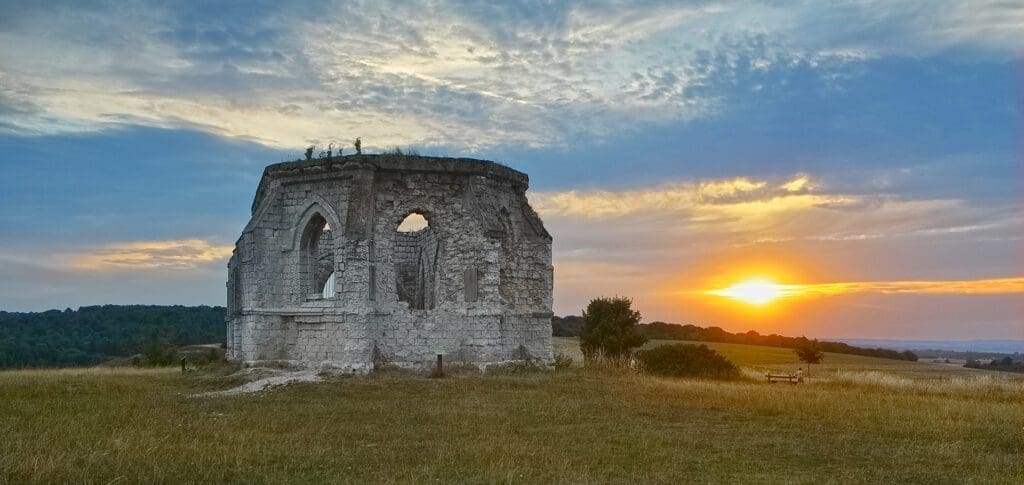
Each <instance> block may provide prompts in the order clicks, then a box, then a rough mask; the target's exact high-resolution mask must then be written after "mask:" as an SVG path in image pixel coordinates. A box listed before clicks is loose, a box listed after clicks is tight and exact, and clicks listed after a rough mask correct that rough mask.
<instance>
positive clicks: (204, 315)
mask: <svg viewBox="0 0 1024 485" xmlns="http://www.w3.org/2000/svg"><path fill="white" fill-rule="evenodd" d="M224 315H225V309H224V307H219V306H218V307H209V306H181V305H175V306H153V305H102V306H85V307H81V308H79V309H78V310H72V309H70V308H68V309H65V310H63V311H61V310H50V311H45V312H31V313H12V312H4V311H0V367H7V368H10V367H57V366H74V365H92V364H97V363H100V362H103V361H106V360H109V359H112V358H116V357H126V356H130V355H135V354H143V355H144V356H145V357H146V358H147V360H152V359H151V358H155V357H156V356H158V355H162V354H167V349H168V348H174V347H178V346H183V345H194V344H209V343H220V342H223V341H224V336H225V330H224ZM154 363H162V362H156V361H154Z"/></svg>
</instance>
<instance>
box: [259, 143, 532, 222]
mask: <svg viewBox="0 0 1024 485" xmlns="http://www.w3.org/2000/svg"><path fill="white" fill-rule="evenodd" d="M360 166H364V167H369V168H371V169H373V170H376V171H383V172H412V173H440V174H446V175H465V176H483V177H487V178H490V179H496V180H505V181H508V182H509V183H511V184H512V186H513V187H515V188H516V190H519V191H523V192H525V191H526V189H527V188H529V185H530V178H529V176H527V175H526V174H525V173H523V172H520V171H518V170H514V169H512V168H509V167H506V166H504V165H501V164H499V163H495V162H492V161H489V160H478V159H474V158H448V157H424V156H419V155H398V154H379V155H346V156H340V157H332V158H329V159H328V158H315V159H312V160H295V161H291V162H281V163H275V164H273V165H268V166H267V167H266V168H265V169H264V170H263V176H262V178H260V184H259V187H258V188H257V189H256V197H255V198H254V200H253V204H252V210H253V211H254V212H255V210H256V208H257V207H258V206H259V204H260V201H261V200H262V199H263V195H264V194H265V193H266V191H267V190H268V187H269V186H270V184H271V183H272V182H273V181H275V180H280V179H285V178H290V177H301V176H306V175H315V174H323V173H330V172H333V171H342V170H347V169H353V168H358V167H360Z"/></svg>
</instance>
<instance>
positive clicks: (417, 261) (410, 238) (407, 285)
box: [392, 212, 440, 310]
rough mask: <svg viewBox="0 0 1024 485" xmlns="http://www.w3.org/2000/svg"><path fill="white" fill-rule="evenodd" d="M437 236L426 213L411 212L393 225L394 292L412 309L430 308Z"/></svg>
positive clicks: (432, 303)
mask: <svg viewBox="0 0 1024 485" xmlns="http://www.w3.org/2000/svg"><path fill="white" fill-rule="evenodd" d="M439 250H440V247H439V245H438V243H437V236H436V233H435V232H434V229H433V228H431V227H430V222H429V221H428V220H427V218H426V216H425V215H424V214H423V213H420V212H412V213H410V214H409V215H407V216H406V217H405V219H403V220H402V222H401V223H400V224H399V225H398V227H396V228H395V245H394V257H393V258H392V261H394V264H395V291H396V292H397V293H398V301H404V302H406V303H408V304H409V308H411V309H414V310H430V309H433V308H434V305H435V303H436V301H435V291H434V289H435V287H436V283H437V266H438V251H439Z"/></svg>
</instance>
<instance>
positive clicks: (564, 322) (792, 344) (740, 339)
mask: <svg viewBox="0 0 1024 485" xmlns="http://www.w3.org/2000/svg"><path fill="white" fill-rule="evenodd" d="M582 326H583V317H580V316H576V315H570V316H566V317H554V318H552V319H551V330H552V334H553V335H554V336H556V337H579V336H580V330H581V328H582ZM637 332H638V333H639V334H640V335H642V336H644V337H646V338H647V339H649V340H688V341H694V342H724V343H734V344H749V345H764V346H768V347H781V348H786V349H797V348H801V347H805V346H807V345H808V342H810V341H809V340H808V339H807V338H806V337H783V336H781V335H775V334H771V335H761V334H759V333H757V332H755V331H753V330H751V331H749V332H746V333H731V332H727V331H725V330H722V329H721V328H719V327H706V328H705V327H698V326H696V325H679V324H675V323H665V322H652V323H645V324H640V325H637ZM816 348H817V349H818V350H820V351H822V352H834V353H837V354H852V355H864V356H868V357H881V358H883V359H895V360H909V361H914V362H916V361H917V355H916V354H914V352H911V351H909V350H905V351H903V352H900V351H897V350H892V349H882V348H874V349H869V348H864V347H855V346H853V345H849V344H845V343H842V342H825V341H819V342H817V344H816Z"/></svg>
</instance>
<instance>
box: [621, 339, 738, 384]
mask: <svg viewBox="0 0 1024 485" xmlns="http://www.w3.org/2000/svg"><path fill="white" fill-rule="evenodd" d="M636 357H637V360H638V361H639V363H640V368H641V369H643V370H644V371H645V372H650V373H651V374H657V375H662V376H672V377H702V378H707V379H737V378H739V376H740V371H739V369H737V368H736V365H735V364H733V363H732V362H730V361H729V359H726V358H725V357H723V356H722V355H721V354H719V353H718V352H715V351H714V350H711V349H710V348H708V346H707V345H687V344H673V345H662V346H659V347H655V348H653V349H648V350H641V351H640V352H638V353H637V355H636Z"/></svg>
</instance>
